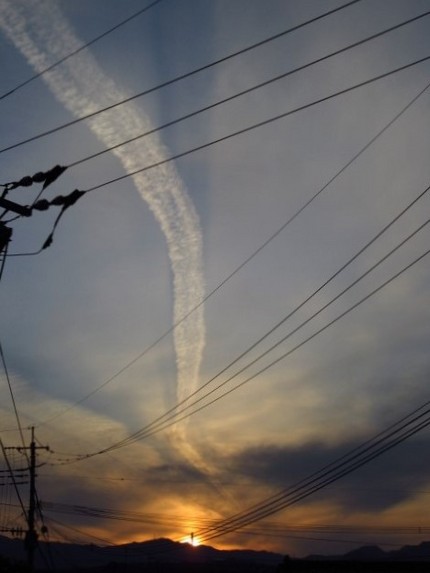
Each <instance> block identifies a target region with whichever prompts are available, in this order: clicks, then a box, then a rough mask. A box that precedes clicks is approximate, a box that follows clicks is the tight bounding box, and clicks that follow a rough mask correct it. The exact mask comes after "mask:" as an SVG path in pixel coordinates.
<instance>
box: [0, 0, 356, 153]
mask: <svg viewBox="0 0 430 573" xmlns="http://www.w3.org/2000/svg"><path fill="white" fill-rule="evenodd" d="M358 2H361V0H352V1H350V2H347V3H346V4H343V5H342V6H338V7H337V8H334V9H333V10H329V11H328V12H325V13H324V14H321V15H320V16H316V17H314V18H311V19H310V20H307V21H306V22H302V23H301V24H298V25H296V26H293V27H292V28H288V29H287V30H284V31H283V32H280V33H278V34H274V35H273V36H270V37H269V38H266V39H265V40H262V41H260V42H256V43H255V44H252V45H250V46H247V47H246V48H243V49H241V50H238V51H237V52H234V53H232V54H229V55H227V56H224V57H222V58H219V59H218V60H215V61H214V62H211V63H209V64H205V65H204V66H200V67H199V68H196V69H194V70H192V71H190V72H186V73H185V74H181V75H179V76H176V77H174V78H172V79H170V80H167V81H165V82H162V83H160V84H158V85H156V86H153V87H152V88H149V89H147V90H144V91H142V92H139V93H137V94H135V95H133V96H130V97H128V98H126V99H123V100H121V101H120V102H117V103H114V104H111V105H109V106H107V107H104V108H102V109H99V110H97V111H95V112H92V113H89V114H87V115H84V116H81V117H79V118H76V119H74V120H72V121H69V122H67V123H64V124H62V125H60V126H57V127H55V128H53V129H50V130H48V131H45V132H44V133H40V134H38V135H36V136H33V137H31V138H29V139H27V140H25V141H21V142H19V143H16V144H14V145H11V146H9V147H5V148H3V149H0V153H4V152H5V151H8V150H10V149H14V148H16V147H19V146H21V145H24V144H25V143H29V142H30V141H35V140H36V139H40V138H41V137H45V136H46V135H51V134H53V133H56V132H57V131H60V130H62V129H65V128H67V127H70V126H72V125H75V124H77V123H79V122H81V121H84V120H85V119H89V118H91V117H93V116H95V115H98V114H100V113H103V112H105V111H109V110H111V109H114V108H115V107H118V106H120V105H123V104H125V103H129V102H131V101H133V100H135V99H137V98H140V97H143V96H145V95H148V94H150V93H153V92H155V91H158V90H160V89H162V88H165V87H167V86H170V85H172V84H174V83H176V82H179V81H182V80H184V79H186V78H189V77H191V76H193V75H196V74H198V73H200V72H202V71H204V70H207V69H209V68H211V67H213V66H217V65H219V64H221V63H223V62H226V61H228V60H230V59H232V58H235V57H237V56H239V55H242V54H244V53H246V52H249V51H251V50H254V49H255V48H259V47H261V46H263V45H264V44H267V43H269V42H272V41H274V40H277V39H279V38H281V37H283V36H285V35H287V34H290V33H291V32H295V31H296V30H299V29H300V28H303V27H305V26H307V25H309V24H312V23H314V22H316V21H318V20H321V19H322V18H325V17H327V16H330V15H332V14H334V13H336V12H339V11H340V10H343V9H344V8H347V7H349V6H351V5H352V4H356V3H358Z"/></svg>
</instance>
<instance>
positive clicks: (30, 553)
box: [16, 426, 49, 571]
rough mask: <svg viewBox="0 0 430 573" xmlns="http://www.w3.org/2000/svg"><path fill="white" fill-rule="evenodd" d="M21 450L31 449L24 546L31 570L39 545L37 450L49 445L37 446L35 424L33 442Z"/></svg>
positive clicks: (47, 448)
mask: <svg viewBox="0 0 430 573" xmlns="http://www.w3.org/2000/svg"><path fill="white" fill-rule="evenodd" d="M16 449H17V450H18V451H19V452H20V451H23V450H30V459H29V462H30V466H29V472H30V492H29V502H28V516H27V531H26V533H25V538H24V547H25V550H26V552H27V564H28V568H29V570H30V571H33V568H34V552H35V550H36V547H37V539H38V535H37V532H36V527H35V524H36V520H35V514H36V458H37V450H47V451H49V447H48V446H36V442H35V440H34V426H32V427H31V443H30V446H27V447H18V448H16Z"/></svg>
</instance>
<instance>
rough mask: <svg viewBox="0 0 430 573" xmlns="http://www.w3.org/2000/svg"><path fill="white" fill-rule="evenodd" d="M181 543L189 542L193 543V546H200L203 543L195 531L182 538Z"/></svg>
mask: <svg viewBox="0 0 430 573" xmlns="http://www.w3.org/2000/svg"><path fill="white" fill-rule="evenodd" d="M181 543H188V545H192V546H193V547H198V546H199V545H200V544H201V541H200V539H199V538H198V537H197V536H195V535H194V533H191V534H190V535H187V536H186V537H184V538H183V539H181Z"/></svg>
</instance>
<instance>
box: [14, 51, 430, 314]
mask: <svg viewBox="0 0 430 573" xmlns="http://www.w3.org/2000/svg"><path fill="white" fill-rule="evenodd" d="M429 59H430V56H426V57H424V58H420V59H418V60H414V61H413V62H410V63H409V64H405V65H403V66H400V67H398V68H395V69H393V70H390V71H389V72H385V73H383V74H379V75H378V76H375V77H373V78H370V79H368V80H365V81H362V82H360V83H358V84H354V85H353V86H350V87H348V88H345V89H343V90H340V91H337V92H335V93H333V94H330V95H328V96H325V97H323V98H319V99H317V100H314V101H313V102H309V103H307V104H304V105H301V106H299V107H296V108H294V109H292V110H289V111H287V112H284V113H281V114H278V115H276V116H273V117H270V118H268V119H265V120H263V121H260V122H258V123H254V124H252V125H250V126H247V127H245V128H242V129H240V130H238V131H235V132H232V133H229V134H227V135H224V136H222V137H219V138H217V139H214V140H212V141H209V142H207V143H204V144H202V145H199V146H197V147H193V148H191V149H188V150H187V151H183V152H181V153H178V154H176V155H173V156H171V157H168V158H166V159H163V160H161V161H157V162H155V163H152V164H150V165H146V166H145V167H141V168H139V169H136V170H134V171H131V172H129V173H126V174H125V175H121V176H119V177H116V178H114V179H110V180H108V181H105V182H104V183H100V184H98V185H95V186H93V187H90V188H88V189H85V190H84V191H79V190H78V189H75V191H74V192H73V193H78V194H79V196H82V195H84V194H86V193H89V192H91V191H96V190H98V189H101V188H103V187H106V186H108V185H112V184H114V183H118V182H119V181H123V180H125V179H128V178H129V177H133V176H134V175H137V174H139V173H144V172H146V171H149V170H151V169H154V168H156V167H160V166H161V165H165V164H167V163H170V162H171V161H174V160H176V159H179V158H182V157H185V156H187V155H190V154H192V153H195V152H196V151H201V150H203V149H207V148H208V147H211V146H212V145H215V144H218V143H222V142H224V141H227V140H229V139H232V138H234V137H237V136H239V135H243V134H245V133H248V132H250V131H253V130H254V129H257V128H260V127H263V126H266V125H269V124H271V123H274V122H275V121H279V120H280V119H284V118H286V117H288V116H290V115H293V114H294V113H297V112H299V111H303V110H305V109H309V108H311V107H313V106H315V105H317V104H320V103H323V102H325V101H328V100H330V99H333V98H335V97H338V96H339V95H343V94H346V93H349V92H351V91H353V90H355V89H358V88H360V87H363V86H365V85H369V84H371V83H373V82H375V81H377V80H380V79H382V78H386V77H388V76H390V75H392V74H395V73H397V72H399V71H403V70H406V69H408V68H410V67H412V66H415V65H417V64H420V63H423V62H425V61H427V60H429ZM36 208H38V202H36V203H35V204H34V205H33V206H32V208H31V209H36ZM55 224H56V223H55ZM54 228H55V225H54ZM50 237H52V233H51V234H50ZM51 242H52V241H51V240H50V238H49V237H48V240H47V241H46V242H45V244H44V245H43V246H42V248H40V249H39V250H38V251H33V252H30V253H11V254H9V255H7V256H9V257H12V256H34V255H37V254H39V253H40V252H42V251H43V250H44V249H45V248H46V247H47V246H50V244H51ZM191 312H193V311H191Z"/></svg>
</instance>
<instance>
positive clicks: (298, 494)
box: [197, 409, 430, 541]
mask: <svg viewBox="0 0 430 573" xmlns="http://www.w3.org/2000/svg"><path fill="white" fill-rule="evenodd" d="M412 415H413V416H414V417H413V418H412V419H410V420H409V421H408V422H406V423H402V424H401V425H400V426H399V427H398V428H397V429H395V430H392V431H388V433H387V434H386V435H385V436H384V437H383V438H379V436H380V434H378V438H377V439H375V440H373V441H371V443H370V445H369V441H367V442H365V444H364V447H362V448H361V449H360V451H359V452H358V453H357V451H356V450H357V448H355V449H354V450H353V451H352V453H351V455H347V456H344V458H345V459H344V460H343V461H342V462H340V463H336V464H334V465H333V464H331V465H332V466H333V467H332V469H329V470H327V469H326V468H323V469H322V470H320V471H319V472H315V473H314V474H312V475H311V476H309V477H308V478H305V479H303V480H301V481H300V482H299V483H298V484H297V485H295V486H292V487H291V488H289V489H285V490H282V491H281V492H279V494H277V495H276V496H271V498H269V499H268V500H265V501H263V502H261V503H260V504H258V505H257V506H254V509H251V510H244V511H243V512H240V513H238V514H236V515H234V516H232V517H230V518H227V519H225V520H224V521H223V522H222V523H221V524H220V525H218V526H216V527H215V528H213V529H212V531H211V530H210V529H209V530H206V531H205V530H203V531H202V532H197V535H198V536H199V538H200V539H202V540H204V541H207V540H209V539H213V538H215V537H219V536H221V535H225V534H226V533H231V532H232V531H236V530H237V529H241V528H243V527H245V526H246V525H250V524H251V523H255V522H256V521H260V520H261V519H263V518H265V517H268V516H269V515H273V514H274V513H277V512H279V511H281V510H282V509H285V508H286V507H289V506H291V505H293V504H295V503H298V502H299V501H302V500H303V499H306V498H307V497H309V496H310V495H313V494H314V493H317V492H318V491H321V489H323V488H325V487H327V486H328V485H331V484H333V483H335V482H336V481H338V480H339V479H341V478H342V477H345V476H346V475H349V474H350V473H352V472H354V471H356V470H357V469H359V468H361V467H362V466H363V465H366V464H367V463H369V462H370V461H372V460H374V459H376V458H378V457H380V456H381V455H383V454H384V453H386V452H387V451H389V450H391V449H393V448H394V447H396V446H397V445H399V444H401V443H402V442H404V441H405V440H407V439H409V438H410V437H412V436H414V435H415V434H417V433H418V432H420V431H422V430H423V429H425V428H426V427H428V426H429V425H430V410H429V409H427V410H426V411H425V412H423V413H421V414H419V415H414V414H412ZM412 415H411V417H412ZM390 427H392V426H390Z"/></svg>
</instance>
